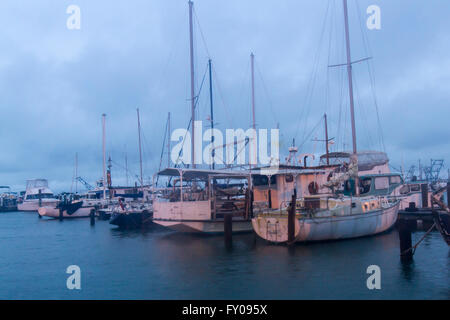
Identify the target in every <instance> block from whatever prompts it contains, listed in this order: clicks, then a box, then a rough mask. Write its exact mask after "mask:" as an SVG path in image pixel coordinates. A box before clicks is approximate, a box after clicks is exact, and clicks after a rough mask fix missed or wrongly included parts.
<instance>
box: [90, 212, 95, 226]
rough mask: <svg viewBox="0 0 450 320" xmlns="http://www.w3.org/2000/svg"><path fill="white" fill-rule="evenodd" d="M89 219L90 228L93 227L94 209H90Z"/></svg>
mask: <svg viewBox="0 0 450 320" xmlns="http://www.w3.org/2000/svg"><path fill="white" fill-rule="evenodd" d="M89 217H90V220H91V226H95V210H94V209H91V212H90V214H89Z"/></svg>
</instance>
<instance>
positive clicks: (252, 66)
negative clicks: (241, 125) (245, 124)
mask: <svg viewBox="0 0 450 320" xmlns="http://www.w3.org/2000/svg"><path fill="white" fill-rule="evenodd" d="M250 62H251V72H252V116H253V126H252V127H253V129H255V130H256V122H255V55H254V54H253V52H252V53H251V54H250Z"/></svg>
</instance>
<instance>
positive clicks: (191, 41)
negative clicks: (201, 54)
mask: <svg viewBox="0 0 450 320" xmlns="http://www.w3.org/2000/svg"><path fill="white" fill-rule="evenodd" d="M193 6H194V3H193V2H192V1H191V0H189V52H190V60H191V122H192V123H191V124H192V134H191V164H192V168H195V149H194V147H195V143H194V141H195V82H194V32H193V23H192V8H193Z"/></svg>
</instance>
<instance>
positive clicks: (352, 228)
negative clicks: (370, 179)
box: [252, 202, 400, 242]
mask: <svg viewBox="0 0 450 320" xmlns="http://www.w3.org/2000/svg"><path fill="white" fill-rule="evenodd" d="M399 204H400V203H399V202H397V203H395V204H394V205H392V206H390V207H388V208H380V209H378V210H373V211H370V212H367V213H360V214H354V215H348V216H337V217H321V218H297V219H295V241H297V242H306V241H324V240H338V239H349V238H357V237H363V236H370V235H375V234H378V233H381V232H384V231H386V230H388V229H390V228H391V227H392V226H393V225H394V224H395V222H396V221H397V214H398V210H399ZM287 217H288V216H287V214H283V215H278V216H277V215H275V214H274V215H272V216H270V215H267V216H259V217H256V218H254V219H252V225H253V229H254V230H255V232H256V233H257V234H258V236H260V237H261V238H263V239H265V240H268V241H271V242H287V240H288V239H287V234H288V233H287V229H288V220H287Z"/></svg>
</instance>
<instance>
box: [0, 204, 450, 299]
mask: <svg viewBox="0 0 450 320" xmlns="http://www.w3.org/2000/svg"><path fill="white" fill-rule="evenodd" d="M423 234H424V232H415V233H414V234H413V242H415V241H417V240H419V239H420V237H421V236H422V235H423ZM73 264H75V265H78V266H80V268H81V278H82V281H81V286H82V287H81V290H68V289H67V288H66V279H67V277H68V276H69V275H68V274H66V268H67V267H68V266H69V265H73ZM372 264H376V265H379V266H380V268H381V286H382V289H381V290H368V289H367V287H366V279H367V277H368V275H367V274H366V269H367V267H368V266H369V265H372ZM0 298H1V299H349V298H352V299H450V250H449V248H448V247H447V245H446V244H445V243H444V241H443V240H442V239H441V237H440V234H439V233H437V232H433V233H431V234H430V235H429V236H428V237H427V238H426V239H425V240H424V242H422V244H421V245H420V246H419V248H418V250H417V252H416V254H415V257H414V262H413V263H411V264H409V265H404V264H402V263H401V262H400V259H399V243H398V234H397V231H396V230H393V231H391V232H389V233H386V234H383V235H379V236H376V237H367V238H362V239H356V240H347V241H338V242H327V243H316V244H307V245H304V244H303V245H296V246H295V247H294V248H292V249H289V248H287V247H285V246H276V245H268V244H267V243H265V242H264V241H262V240H260V239H256V237H255V236H254V235H253V234H248V235H235V236H234V237H233V248H232V249H231V250H229V249H226V247H225V246H224V242H223V238H222V237H220V236H192V235H183V234H177V233H174V232H171V231H167V230H165V229H162V228H160V227H157V226H155V227H152V228H149V229H148V230H145V231H142V230H139V231H119V230H116V229H114V227H113V226H112V225H110V224H109V223H108V222H107V221H97V223H96V225H95V227H91V226H90V225H89V219H80V220H65V221H63V222H60V221H57V220H47V219H38V217H37V214H34V213H22V212H12V213H1V214H0Z"/></svg>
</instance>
